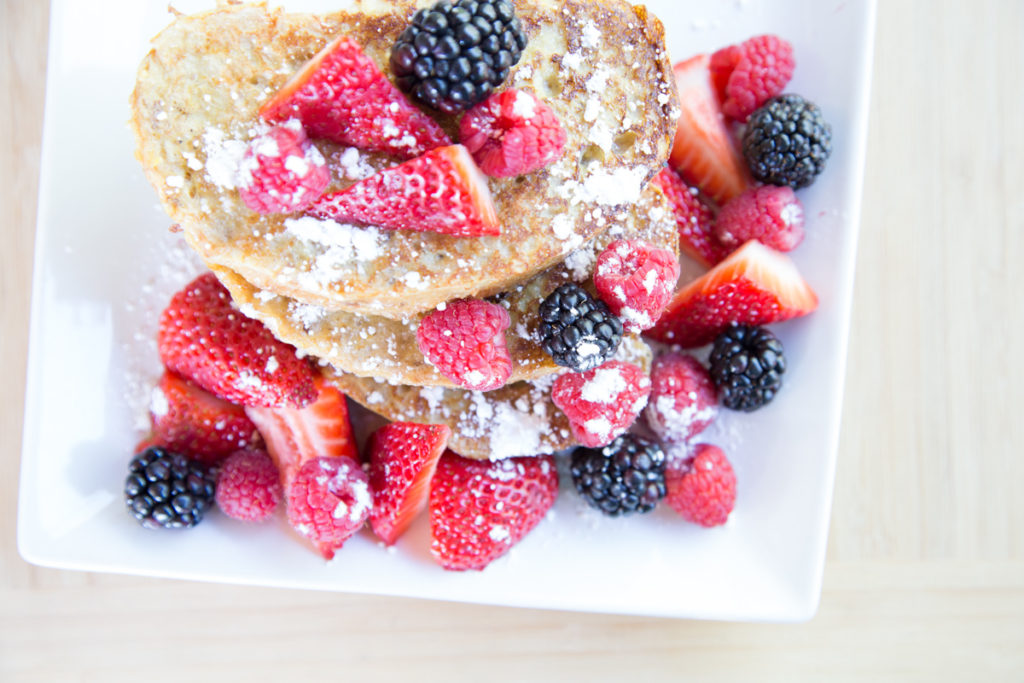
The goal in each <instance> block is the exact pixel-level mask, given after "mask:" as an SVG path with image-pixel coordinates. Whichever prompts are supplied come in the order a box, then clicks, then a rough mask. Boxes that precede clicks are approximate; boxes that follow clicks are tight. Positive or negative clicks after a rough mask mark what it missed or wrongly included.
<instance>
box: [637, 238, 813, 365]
mask: <svg viewBox="0 0 1024 683" xmlns="http://www.w3.org/2000/svg"><path fill="white" fill-rule="evenodd" d="M817 306H818V296H817V295H816V294H815V293H814V290H812V289H811V288H810V286H809V285H808V284H807V283H806V282H805V281H804V279H803V277H801V276H800V273H799V271H798V270H797V268H796V265H795V264H794V263H793V262H792V261H791V260H790V259H789V258H788V257H787V256H786V255H785V254H782V253H779V252H777V251H774V250H772V249H769V248H768V247H766V246H764V245H762V244H761V243H760V242H758V241H757V240H751V241H749V242H747V243H746V244H744V245H743V246H742V247H740V248H739V249H737V250H736V251H735V252H733V253H732V254H731V255H730V256H729V258H727V259H725V260H724V261H722V262H721V263H719V264H718V265H717V266H715V267H714V268H712V269H711V270H709V271H708V272H707V273H705V274H704V275H702V276H701V277H699V278H697V279H696V280H694V281H693V282H691V283H690V284H688V285H686V286H684V287H682V288H681V289H679V290H677V291H676V293H675V296H673V297H672V301H670V302H669V304H668V307H667V308H666V309H665V312H664V313H663V314H662V316H661V319H660V320H658V323H657V324H656V325H655V326H654V327H653V328H651V329H650V330H648V331H647V332H646V333H645V334H646V335H647V336H649V337H651V338H652V339H655V340H657V341H660V342H664V343H666V344H677V345H679V346H682V347H684V348H692V347H697V346H703V345H704V344H707V343H709V342H711V341H713V340H714V338H715V337H716V336H717V335H718V333H719V332H721V331H722V330H724V329H725V328H726V327H727V326H728V325H729V323H733V322H735V323H740V324H743V325H767V324H769V323H776V322H781V321H783V320H789V319H790V318H795V317H798V316H802V315H806V314H808V313H810V312H811V311H813V310H814V309H815V308H817Z"/></svg>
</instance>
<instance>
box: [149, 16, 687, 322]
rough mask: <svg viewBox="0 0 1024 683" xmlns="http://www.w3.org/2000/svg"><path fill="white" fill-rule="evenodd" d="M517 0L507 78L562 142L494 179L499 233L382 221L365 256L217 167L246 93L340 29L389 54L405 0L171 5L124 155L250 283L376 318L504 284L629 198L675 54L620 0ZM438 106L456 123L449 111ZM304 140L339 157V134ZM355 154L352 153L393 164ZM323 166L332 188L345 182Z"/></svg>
mask: <svg viewBox="0 0 1024 683" xmlns="http://www.w3.org/2000/svg"><path fill="white" fill-rule="evenodd" d="M516 4H517V11H518V13H519V15H520V17H521V19H522V21H523V25H524V27H525V30H526V31H527V34H528V35H529V37H530V44H529V45H528V46H527V50H526V52H525V53H524V55H523V59H522V61H521V62H520V63H519V65H517V66H516V67H515V69H514V71H513V73H512V75H511V76H510V80H509V82H508V85H509V86H513V87H519V88H523V89H526V90H532V91H533V92H534V93H535V94H537V95H538V96H539V97H541V98H542V99H544V100H545V101H546V102H547V103H548V104H549V105H550V106H551V107H552V108H553V109H554V110H555V111H556V113H557V114H558V115H559V117H560V118H561V119H562V121H563V123H564V124H565V126H566V128H567V131H568V132H569V143H568V144H567V146H566V151H565V154H564V156H563V157H562V159H561V160H560V161H559V162H556V163H555V164H553V165H551V166H549V167H548V168H546V169H542V170H540V171H537V172H535V173H532V174H529V175H527V176H524V177H522V178H518V179H511V180H493V179H492V180H491V181H490V186H491V191H492V194H493V196H494V200H495V204H496V207H497V210H498V214H499V217H500V218H501V220H502V222H503V227H504V233H503V235H502V236H501V237H500V238H453V237H449V236H445V235H438V234H433V233H413V232H406V231H392V232H385V231H382V232H381V234H380V235H379V236H378V238H377V239H376V240H375V242H374V244H373V247H372V249H369V250H368V252H367V253H364V254H363V256H364V257H365V258H349V259H328V258H325V257H326V256H327V255H329V254H328V252H329V250H330V245H325V244H324V243H323V242H317V241H310V240H309V239H308V238H306V237H303V236H301V235H298V234H297V231H296V230H294V229H290V228H289V225H290V224H289V223H287V222H286V221H287V219H288V218H289V217H285V216H258V215H256V214H254V213H252V212H251V211H249V210H248V209H246V208H245V206H244V205H243V204H242V202H241V201H240V200H239V198H238V195H237V192H235V191H234V190H233V189H232V188H230V187H227V186H226V185H225V183H223V182H220V183H218V182H216V177H217V174H216V173H215V171H216V169H217V166H218V164H219V163H220V162H221V161H223V159H221V158H220V157H221V156H223V152H224V151H225V146H228V145H230V144H232V143H237V144H244V142H245V141H246V140H247V139H249V137H250V134H251V133H252V132H253V131H254V130H255V129H256V128H258V126H259V121H258V117H257V115H256V111H257V109H258V107H259V105H260V104H261V103H262V102H263V101H265V100H266V98H268V97H269V96H271V95H272V94H273V93H274V92H276V90H277V89H278V88H279V87H280V86H281V85H282V84H283V83H284V82H285V81H286V80H287V79H288V78H289V77H290V76H291V75H292V74H293V73H294V72H295V71H296V70H297V69H298V68H299V67H300V66H301V65H302V64H303V63H304V62H305V61H306V60H308V59H309V58H310V57H311V56H312V55H313V54H315V53H316V51H317V50H318V49H319V48H320V47H321V46H322V45H324V44H325V43H326V42H327V41H328V40H329V38H330V37H331V36H333V35H334V34H336V33H337V32H339V31H344V32H346V33H349V34H352V35H354V36H355V37H356V39H357V40H359V41H360V42H361V43H362V44H363V45H364V46H365V49H366V51H367V53H368V54H369V55H370V56H371V58H373V59H374V60H375V61H376V62H377V63H378V64H381V65H383V67H384V69H385V71H387V66H386V64H387V53H388V50H389V49H390V46H391V44H392V43H393V41H394V38H395V36H397V34H398V33H399V32H400V31H401V30H402V28H403V27H404V26H405V24H406V21H407V17H408V16H409V14H411V12H412V10H413V7H414V5H413V3H411V2H403V3H386V4H385V3H369V2H364V3H359V4H357V10H355V11H351V12H337V13H333V14H330V15H326V16H320V17H318V16H312V15H302V14H287V13H284V12H282V11H281V10H279V9H275V10H268V9H267V8H266V7H265V6H263V5H244V6H228V7H221V8H218V9H216V10H212V11H210V12H205V13H202V14H199V15H191V16H187V17H179V18H178V19H176V20H175V22H174V23H172V24H171V26H169V27H168V28H167V29H165V30H164V31H163V32H162V33H161V34H160V35H158V36H157V37H156V38H155V40H154V47H153V49H152V50H151V51H150V53H149V54H148V55H147V57H146V58H145V59H144V60H143V63H142V65H141V66H140V68H139V74H138V81H137V84H136V88H135V91H134V93H133V95H132V101H131V103H132V113H133V116H132V126H133V129H134V131H135V134H136V139H137V143H138V147H137V156H138V157H139V159H140V161H141V162H142V165H143V167H144V169H145V171H146V174H147V177H148V178H149V180H150V182H151V183H152V184H153V186H154V187H155V188H156V189H157V192H158V193H159V195H160V199H161V201H162V203H163V205H164V207H165V208H166V210H167V212H168V213H169V214H170V216H171V218H172V220H173V221H175V222H177V223H179V224H181V226H182V227H183V229H184V233H185V236H186V239H187V240H188V242H189V244H190V245H191V246H192V247H193V248H194V249H195V250H196V251H197V252H199V254H200V255H201V256H202V257H203V258H204V260H206V261H207V262H209V263H211V264H215V265H219V266H222V267H224V268H227V269H230V270H232V271H234V272H236V273H238V274H239V275H241V276H242V277H243V278H244V279H245V280H247V281H248V282H251V283H252V284H253V285H255V286H256V287H258V288H260V289H264V290H270V291H273V292H276V293H278V294H281V295H282V296H287V297H290V298H294V299H297V300H299V301H302V302H304V303H308V304H314V305H318V306H321V307H324V308H328V309H332V310H347V311H351V312H359V313H372V314H376V315H381V316H385V317H389V318H402V317H406V316H408V315H409V314H411V313H415V312H419V311H424V310H428V309H430V308H432V307H434V306H435V305H437V304H438V303H440V302H443V301H446V300H450V299H452V298H459V297H466V296H485V295H490V294H493V293H496V292H500V291H503V290H506V289H509V288H510V287H512V286H514V285H515V284H516V283H519V282H521V281H523V280H524V279H526V278H528V277H529V276H531V275H533V274H535V273H537V272H539V271H541V270H543V269H545V268H547V267H549V266H550V265H551V264H553V263H556V262H559V261H561V260H562V259H563V258H564V257H565V256H566V254H568V253H569V252H571V251H572V250H574V249H576V248H578V247H579V246H581V245H583V244H585V243H586V242H588V241H589V240H591V239H593V238H594V237H595V236H596V235H598V234H600V233H601V232H602V231H603V230H605V229H607V226H608V225H609V223H610V221H611V220H612V218H613V214H614V213H615V211H616V205H615V204H616V202H617V201H618V200H620V199H621V200H623V201H626V200H629V199H631V197H632V195H631V194H630V192H623V186H624V185H625V186H631V187H627V188H626V189H629V190H635V191H636V192H639V189H640V187H642V186H643V185H644V184H645V183H646V182H647V180H649V178H650V177H651V176H653V174H654V173H655V172H656V171H657V170H658V169H659V168H660V167H661V165H662V164H663V163H664V161H665V159H666V158H667V155H668V151H669V145H670V143H671V132H672V129H673V128H674V120H675V119H674V116H675V104H674V102H675V99H674V94H675V93H674V85H673V83H672V78H671V66H670V64H669V62H668V57H667V55H666V54H665V51H664V44H663V40H662V32H661V27H660V24H659V23H658V22H657V21H656V20H654V19H653V18H652V17H649V16H647V15H645V13H644V12H643V11H642V10H637V9H634V8H633V7H632V6H630V5H629V4H628V3H625V2H622V1H621V0H591V1H587V2H583V1H579V0H575V1H573V0H570V1H569V2H565V3H560V2H555V1H554V0H521V1H520V2H517V3H516ZM358 8H362V11H359V9H358ZM611 36H614V40H611V39H607V38H608V37H611ZM602 37H604V39H602ZM594 79H597V80H596V81H595V80H594ZM441 123H442V125H443V126H444V127H445V128H446V129H447V130H448V131H449V132H450V133H453V132H454V122H453V121H452V120H441ZM318 145H319V146H321V148H322V150H323V151H324V152H325V154H326V155H327V156H328V157H331V158H335V159H337V158H340V156H341V154H342V152H343V151H344V150H343V149H342V148H339V147H337V146H335V145H330V144H327V143H322V142H318ZM358 156H359V162H360V163H361V164H364V168H370V169H379V168H382V167H384V166H386V165H389V164H390V163H393V161H392V160H390V159H387V158H385V157H382V156H380V155H366V154H360V155H358ZM334 172H335V177H334V179H333V184H332V189H335V188H340V187H344V186H346V185H348V184H351V182H354V178H352V177H347V176H346V174H345V173H344V171H343V170H342V169H339V168H337V167H335V169H334ZM610 193H611V194H610ZM615 193H621V196H617V195H616V194H615ZM292 218H294V217H292ZM328 227H329V226H328Z"/></svg>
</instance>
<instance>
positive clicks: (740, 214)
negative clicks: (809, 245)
mask: <svg viewBox="0 0 1024 683" xmlns="http://www.w3.org/2000/svg"><path fill="white" fill-rule="evenodd" d="M713 231H714V236H715V239H717V240H718V241H719V242H720V243H722V244H723V245H724V246H726V247H729V248H730V249H735V248H737V247H739V246H740V245H742V244H743V243H745V242H747V241H748V240H757V241H759V242H760V243H761V244H763V245H765V246H767V247H771V248H772V249H775V250H777V251H790V250H791V249H793V248H795V247H796V245H798V244H800V242H801V241H802V240H803V238H804V207H803V205H802V204H801V203H800V200H799V199H797V197H796V194H794V192H793V188H791V187H789V186H788V185H783V186H781V187H779V186H776V185H762V186H761V187H754V188H751V189H749V190H747V191H746V192H744V193H743V194H741V195H740V196H739V197H736V198H735V199H733V200H732V201H730V202H728V203H726V205H725V206H723V207H722V210H721V211H720V212H719V213H718V218H717V219H715V225H714V228H713Z"/></svg>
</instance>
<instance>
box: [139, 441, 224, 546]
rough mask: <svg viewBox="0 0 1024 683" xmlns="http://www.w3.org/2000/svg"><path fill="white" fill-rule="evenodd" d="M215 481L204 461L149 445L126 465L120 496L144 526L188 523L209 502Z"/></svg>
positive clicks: (198, 518) (194, 520)
mask: <svg viewBox="0 0 1024 683" xmlns="http://www.w3.org/2000/svg"><path fill="white" fill-rule="evenodd" d="M216 483H217V482H216V477H215V476H214V474H213V470H212V469H211V468H208V467H207V466H206V465H203V464H202V463H199V462H196V461H194V460H189V459H188V458H186V457H185V456H184V455H181V454H179V453H172V452H170V451H167V450H164V449H163V448H157V447H152V448H147V449H146V450H144V451H143V452H141V453H139V454H138V455H136V456H135V457H134V458H132V461H131V464H129V465H128V477H127V478H126V479H125V482H124V500H125V503H126V504H127V505H128V509H129V510H130V511H131V513H132V515H133V516H134V517H135V519H137V520H139V523H140V524H142V526H144V527H147V528H150V529H155V528H158V527H164V528H168V529H180V528H183V527H192V526H195V525H196V524H198V523H199V522H200V521H201V520H202V519H203V514H204V513H205V512H206V510H207V509H208V508H209V507H210V505H211V503H212V502H213V494H214V490H215V488H216Z"/></svg>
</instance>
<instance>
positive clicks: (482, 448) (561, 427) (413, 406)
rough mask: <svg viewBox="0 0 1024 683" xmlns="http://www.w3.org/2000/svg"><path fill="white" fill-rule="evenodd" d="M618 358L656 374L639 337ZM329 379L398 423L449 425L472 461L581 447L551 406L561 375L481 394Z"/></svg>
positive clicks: (331, 375)
mask: <svg viewBox="0 0 1024 683" xmlns="http://www.w3.org/2000/svg"><path fill="white" fill-rule="evenodd" d="M616 357H617V358H619V359H621V360H625V361H627V362H631V363H636V364H637V365H640V366H641V367H643V368H644V371H645V372H649V371H650V366H651V351H650V349H649V348H648V347H647V344H645V343H644V342H643V341H641V340H640V339H638V338H636V337H628V338H626V339H625V340H623V343H622V346H621V347H620V351H619V353H618V354H616ZM324 373H325V375H326V377H327V378H328V380H329V381H330V382H332V383H333V384H335V385H336V386H337V387H338V388H339V389H340V390H341V391H342V392H343V393H345V394H346V395H347V396H348V397H349V398H351V399H352V400H354V401H356V402H358V403H360V404H361V405H363V406H365V407H366V408H368V409H370V410H372V411H373V412H375V413H377V414H378V415H381V416H382V417H384V418H386V419H388V420H392V421H402V422H419V423H422V424H446V425H448V426H449V427H450V428H451V430H452V436H451V438H450V439H449V441H448V447H449V448H451V449H452V450H453V451H455V452H456V453H458V454H459V455H462V456H464V457H466V458H473V459H475V460H497V459H500V458H508V457H514V456H520V455H542V454H545V453H554V452H556V451H561V450H564V449H566V448H569V447H571V446H573V445H575V443H576V442H575V441H574V439H573V437H572V432H570V430H569V421H568V420H567V419H566V417H565V415H563V414H562V411H561V410H559V409H558V407H557V406H555V404H554V403H552V402H551V384H552V383H553V382H554V379H555V377H556V375H549V376H547V377H544V378H541V379H539V380H533V381H530V382H517V383H515V384H508V385H506V386H504V387H502V388H501V389H497V390H495V391H488V392H486V393H481V392H479V391H467V390H465V389H445V388H442V387H410V386H395V385H392V384H388V383H386V382H378V381H376V380H373V379H370V378H368V377H354V376H352V375H346V374H343V373H339V372H336V371H334V370H332V369H330V368H325V370H324Z"/></svg>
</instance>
